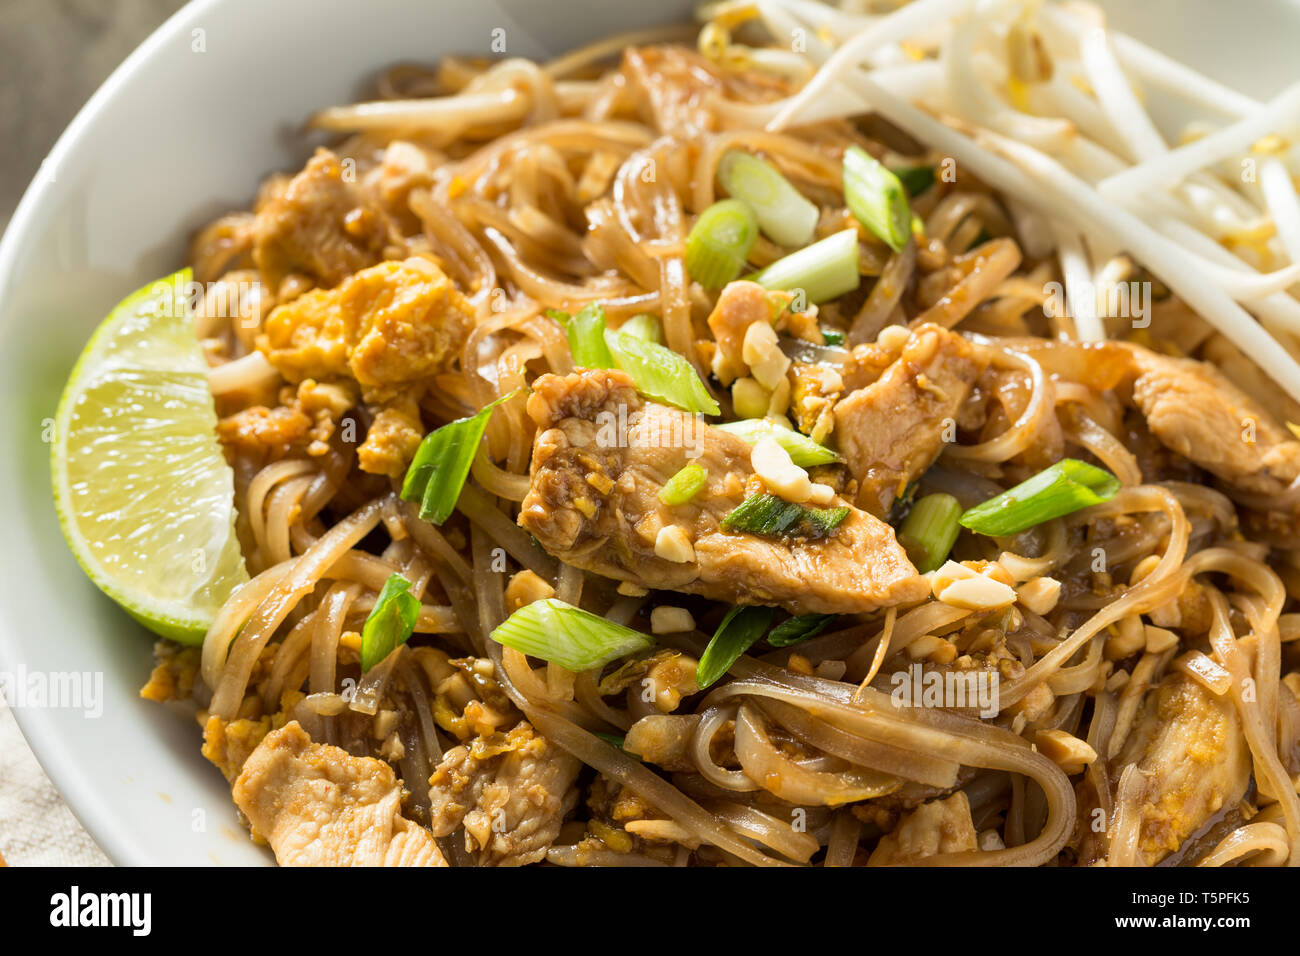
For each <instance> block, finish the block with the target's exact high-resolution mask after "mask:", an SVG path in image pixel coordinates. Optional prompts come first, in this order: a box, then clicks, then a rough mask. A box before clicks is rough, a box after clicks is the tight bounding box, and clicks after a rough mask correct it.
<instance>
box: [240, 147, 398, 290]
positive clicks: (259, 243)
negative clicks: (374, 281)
mask: <svg viewBox="0 0 1300 956" xmlns="http://www.w3.org/2000/svg"><path fill="white" fill-rule="evenodd" d="M392 238H393V236H392V235H391V230H390V228H389V223H388V220H387V217H386V216H385V215H384V213H383V212H382V210H380V209H378V208H376V207H374V206H372V205H371V204H369V203H368V202H367V201H366V198H365V196H364V195H363V194H362V192H361V191H360V190H359V189H357V187H356V186H355V184H354V183H351V182H349V181H348V179H347V176H346V175H345V169H344V166H343V164H342V163H340V162H339V159H338V157H337V156H335V155H334V154H333V153H331V152H330V151H329V150H327V149H318V150H317V151H316V155H315V156H313V157H312V158H311V160H310V161H309V162H308V163H307V165H306V166H305V167H304V168H303V170H302V172H300V173H299V174H298V175H297V176H295V177H294V178H293V179H292V180H291V181H290V182H289V184H288V186H287V188H286V189H285V190H284V192H283V193H281V194H279V195H277V196H275V197H274V198H273V199H271V200H269V201H268V202H266V203H265V204H264V205H263V206H262V207H261V208H260V209H259V210H258V212H257V218H256V220H255V222H254V223H253V261H254V262H255V263H256V264H257V267H258V269H260V270H261V273H262V278H263V280H264V281H265V282H266V286H267V288H268V289H270V290H271V292H272V293H276V292H278V290H279V289H280V283H281V282H282V281H283V280H284V279H285V277H286V276H288V275H290V274H297V275H302V276H306V277H307V278H309V279H311V280H312V282H314V283H315V284H317V285H320V286H325V287H327V288H328V287H330V286H334V285H337V284H338V283H340V282H342V281H343V280H344V279H346V278H347V277H348V276H350V275H351V274H352V273H354V272H356V271H358V270H360V269H364V268H366V266H371V265H374V264H375V263H376V262H378V261H379V260H380V259H382V258H383V252H384V247H385V246H386V245H388V244H389V243H390V241H391V239H392Z"/></svg>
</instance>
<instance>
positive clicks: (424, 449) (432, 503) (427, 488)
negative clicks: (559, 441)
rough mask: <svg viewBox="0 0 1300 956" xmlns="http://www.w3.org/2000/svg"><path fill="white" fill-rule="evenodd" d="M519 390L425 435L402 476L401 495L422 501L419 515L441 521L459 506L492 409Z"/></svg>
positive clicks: (435, 522)
mask: <svg viewBox="0 0 1300 956" xmlns="http://www.w3.org/2000/svg"><path fill="white" fill-rule="evenodd" d="M518 393H519V389H515V390H514V391H513V392H511V393H510V394H509V395H502V396H501V397H500V398H498V399H497V400H496V401H495V402H492V403H491V404H490V405H486V406H484V407H483V408H482V409H481V410H480V411H479V412H478V414H476V415H471V416H470V417H469V418H458V419H457V420H456V421H454V422H448V423H447V424H446V425H443V426H442V427H441V428H439V429H437V430H435V431H432V432H430V433H429V434H427V435H425V436H424V441H422V442H420V447H419V448H418V449H416V452H415V458H413V459H412V460H411V465H410V467H409V468H407V469H406V477H405V478H404V479H403V480H402V497H403V498H404V499H406V500H407V501H418V502H419V503H420V517H421V518H423V519H424V520H425V521H429V522H432V523H433V524H442V523H443V522H444V521H446V520H447V517H448V515H450V514H451V512H452V510H453V509H454V508H455V507H456V499H457V498H459V497H460V491H461V489H462V488H464V487H465V479H466V478H467V477H468V476H469V467H470V465H471V464H473V463H474V456H475V455H476V454H477V453H478V446H479V443H480V442H482V441H483V432H484V431H486V430H487V424H488V420H489V419H490V418H491V417H492V410H493V409H494V408H496V407H497V406H498V405H500V404H502V403H503V402H508V401H510V399H512V398H514V397H515V395H517V394H518Z"/></svg>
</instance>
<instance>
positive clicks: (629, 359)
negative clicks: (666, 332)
mask: <svg viewBox="0 0 1300 956" xmlns="http://www.w3.org/2000/svg"><path fill="white" fill-rule="evenodd" d="M605 341H606V342H607V343H608V344H609V350H610V352H612V353H613V358H614V365H615V367H617V368H620V369H622V370H623V371H624V372H627V374H628V375H630V376H632V381H633V382H635V383H636V387H637V391H639V392H640V393H641V394H642V395H645V396H646V397H647V398H653V399H656V400H657V401H661V402H666V403H667V404H669V405H675V406H676V407H677V408H681V409H684V410H685V411H688V412H696V413H703V414H706V415H716V414H718V412H720V411H721V409H720V408H719V407H718V403H717V402H715V401H714V400H713V396H712V395H710V394H709V390H708V389H707V388H705V387H704V383H703V382H702V381H700V376H699V373H698V372H696V371H695V366H693V365H691V363H690V362H688V361H686V359H684V358H682V356H680V355H678V354H677V353H676V352H674V351H673V350H672V349H670V348H668V346H666V345H657V344H656V343H654V342H648V341H646V340H645V339H641V338H637V337H636V336H635V335H628V334H626V333H624V332H607V333H606V334H605Z"/></svg>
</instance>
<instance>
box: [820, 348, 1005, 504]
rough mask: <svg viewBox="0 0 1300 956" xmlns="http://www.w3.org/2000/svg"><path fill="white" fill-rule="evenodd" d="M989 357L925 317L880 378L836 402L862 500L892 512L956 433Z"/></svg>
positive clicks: (843, 449) (840, 435) (838, 428)
mask: <svg viewBox="0 0 1300 956" xmlns="http://www.w3.org/2000/svg"><path fill="white" fill-rule="evenodd" d="M987 364H988V360H987V358H986V357H984V356H983V355H982V354H981V352H980V350H979V349H977V348H976V347H975V346H973V345H971V344H970V343H969V342H967V341H966V340H965V339H964V338H962V337H961V336H960V335H957V334H955V333H953V332H949V331H948V330H947V329H942V328H940V327H939V326H937V325H924V326H921V327H920V328H918V329H917V330H916V331H915V332H913V333H912V336H911V338H909V339H908V341H907V343H906V344H905V345H904V346H903V350H902V352H901V354H900V355H899V357H898V358H897V360H895V361H894V363H893V364H892V365H890V366H889V368H887V369H886V370H885V372H884V374H882V375H881V376H880V378H878V379H876V381H874V382H872V383H871V384H870V385H867V386H866V387H864V388H860V389H857V390H856V391H854V392H852V393H851V394H849V395H847V396H846V397H845V398H844V399H842V400H841V401H840V402H839V403H838V404H837V405H836V406H835V435H836V438H837V440H838V442H839V446H840V453H841V454H842V455H843V456H844V460H845V462H847V463H848V466H849V468H850V469H851V470H852V472H853V476H854V477H855V478H857V479H858V499H857V504H858V507H860V508H862V509H863V510H864V511H868V512H870V513H871V514H873V515H876V516H877V517H885V516H887V515H888V514H889V510H890V508H891V507H892V506H893V503H894V500H895V499H896V498H898V497H899V496H900V495H902V493H903V491H904V489H906V488H907V486H908V485H909V484H911V483H912V482H913V481H915V480H916V479H917V478H919V477H921V475H922V474H924V472H925V470H926V469H927V468H929V467H930V465H931V464H933V463H934V460H935V458H937V457H938V456H939V453H940V452H941V451H942V450H943V446H944V444H945V442H946V441H952V440H953V438H954V437H955V430H956V426H955V419H956V415H957V409H958V407H959V406H960V405H961V403H962V402H963V401H965V399H966V395H967V394H968V393H969V392H970V388H971V385H973V384H974V382H975V380H976V379H977V378H979V376H980V373H982V372H983V371H984V368H985V367H986V366H987Z"/></svg>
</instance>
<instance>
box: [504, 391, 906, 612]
mask: <svg viewBox="0 0 1300 956" xmlns="http://www.w3.org/2000/svg"><path fill="white" fill-rule="evenodd" d="M528 414H529V415H530V416H531V417H532V419H533V420H534V421H535V422H536V423H537V425H538V434H537V438H536V440H535V443H534V446H533V458H532V475H531V482H530V485H529V491H528V495H527V497H526V498H525V499H524V502H523V506H522V508H521V510H520V513H519V523H520V525H522V526H523V527H524V528H525V529H526V530H527V531H529V532H530V533H531V534H532V535H533V536H534V537H536V538H537V540H538V541H539V542H541V544H542V546H543V547H544V548H545V549H546V550H547V551H549V552H550V553H551V554H553V555H555V556H556V557H559V558H560V559H561V560H563V561H565V562H566V563H568V564H572V565H576V566H578V567H580V568H583V569H584V570H587V571H593V572H595V573H597V574H601V575H604V576H605V577H609V578H615V579H617V580H620V581H626V582H630V583H631V584H633V585H637V586H639V587H644V588H663V589H667V590H673V591H682V592H686V593H688V594H699V595H702V596H704V597H708V598H712V599H714V600H719V601H727V602H729V603H736V604H780V605H782V606H783V607H785V608H787V609H788V610H790V611H791V612H793V613H796V614H801V613H805V612H813V611H815V612H821V613H854V612H860V611H870V610H874V609H876V608H879V607H885V606H889V605H893V604H903V603H910V602H915V601H920V600H923V599H924V597H925V595H926V593H927V586H926V583H925V581H924V580H923V579H922V578H921V577H920V576H919V575H918V574H917V572H916V569H915V568H914V567H912V565H911V564H910V563H909V562H908V560H907V556H906V554H904V552H903V549H902V548H900V547H899V545H898V542H897V541H896V540H895V539H894V532H893V529H892V528H890V527H889V526H888V525H887V524H885V523H884V522H882V521H879V520H878V519H876V518H873V517H872V516H871V515H868V514H865V513H863V512H861V511H858V510H857V509H855V508H850V510H849V514H848V517H847V518H845V519H844V521H843V523H841V524H840V525H839V526H838V527H837V528H836V529H835V530H834V531H833V532H831V534H830V535H829V536H827V537H824V538H820V539H812V538H806V537H789V538H773V537H764V536H760V535H757V534H750V533H744V532H737V531H726V530H724V529H723V528H722V527H721V524H720V523H721V521H722V519H723V518H724V517H725V516H726V515H727V514H729V513H730V512H731V511H732V510H734V509H735V508H736V507H737V506H739V505H740V504H741V502H743V501H744V500H745V499H746V498H747V497H749V496H750V495H751V494H754V493H756V492H758V491H761V490H762V485H761V482H760V481H759V479H757V477H756V476H755V475H754V471H753V468H752V467H751V465H750V460H749V459H750V447H749V445H747V444H746V443H745V442H743V441H741V440H740V439H739V438H737V437H736V436H734V435H731V434H728V433H727V432H723V431H719V430H718V429H716V428H713V427H711V426H710V425H708V424H706V423H705V422H704V420H703V419H702V418H698V417H696V416H694V415H690V414H688V413H686V412H682V411H679V410H677V409H674V408H669V407H667V406H665V405H660V404H657V403H655V402H647V401H645V400H644V399H642V397H641V396H640V395H638V394H637V392H636V390H635V388H633V385H632V380H631V379H630V378H629V377H628V376H627V375H626V374H624V373H623V372H619V371H609V370H585V371H582V372H578V373H574V374H572V375H568V376H563V377H561V376H557V375H544V376H542V377H541V378H539V379H537V381H535V382H534V383H533V394H532V395H531V396H530V397H529V400H528ZM688 462H695V463H697V464H699V465H700V466H702V467H703V468H704V469H705V472H706V474H707V478H706V481H705V484H704V487H702V488H701V489H700V491H699V492H698V493H697V494H696V495H695V496H694V497H693V498H692V499H691V500H690V501H689V502H687V503H686V504H682V505H665V504H664V503H663V502H661V501H660V500H659V491H660V490H661V489H662V488H663V486H664V483H665V482H667V481H668V479H669V478H671V477H672V476H673V475H675V474H676V473H677V472H678V471H680V470H681V469H682V468H683V467H684V466H685V465H686V464H687V463H688ZM839 504H841V502H839V501H838V500H833V501H832V505H839ZM665 539H667V540H668V541H669V545H670V546H669V547H665V546H664V540H665Z"/></svg>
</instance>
